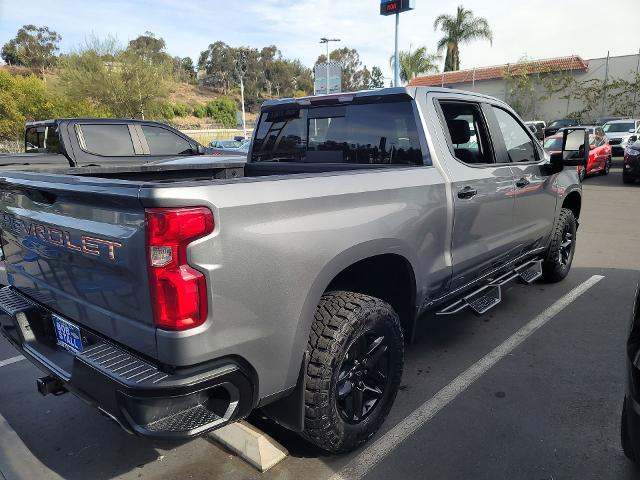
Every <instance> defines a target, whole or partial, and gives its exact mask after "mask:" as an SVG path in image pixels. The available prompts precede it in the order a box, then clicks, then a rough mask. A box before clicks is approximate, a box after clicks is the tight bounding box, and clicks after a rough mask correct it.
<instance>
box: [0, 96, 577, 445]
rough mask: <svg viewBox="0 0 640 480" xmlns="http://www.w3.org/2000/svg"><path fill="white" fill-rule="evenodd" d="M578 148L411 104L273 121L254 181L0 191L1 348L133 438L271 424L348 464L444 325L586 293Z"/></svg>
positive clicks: (327, 109) (6, 175) (335, 102)
mask: <svg viewBox="0 0 640 480" xmlns="http://www.w3.org/2000/svg"><path fill="white" fill-rule="evenodd" d="M563 146H564V148H563V151H562V152H561V153H558V154H554V155H553V156H552V157H547V158H545V153H544V152H543V150H542V149H541V147H540V144H539V142H538V141H537V140H536V139H535V138H534V137H533V136H532V134H531V132H530V131H529V130H528V129H527V128H526V127H525V126H524V124H523V123H522V121H521V120H520V119H519V118H518V116H517V115H516V114H515V113H514V112H513V110H511V109H510V108H509V106H508V105H506V104H505V103H503V102H501V101H499V100H496V99H493V98H490V97H486V96H481V95H476V94H472V93H465V92H459V91H455V90H448V89H430V88H422V87H418V88H395V89H382V90H374V91H367V92H358V93H348V94H340V95H332V96H318V97H311V98H301V99H285V100H274V101H268V102H266V103H265V104H264V105H263V108H262V112H261V115H260V119H259V122H258V124H257V128H256V130H255V133H254V137H253V142H252V147H251V151H250V152H249V156H248V162H247V163H246V164H245V163H238V164H232V163H227V164H225V163H220V164H218V165H215V166H214V167H212V166H211V165H208V166H206V168H205V166H204V165H198V164H197V163H195V164H189V162H188V159H185V161H184V162H183V163H178V164H175V163H174V164H172V165H171V167H170V168H167V167H166V166H165V168H160V167H159V166H154V165H148V166H144V167H140V168H134V167H122V168H118V167H112V168H102V167H95V168H75V169H69V170H68V171H66V172H60V173H55V174H52V173H49V172H44V173H43V172H40V173H38V172H1V171H0V228H1V235H0V239H1V241H2V242H1V243H2V248H3V251H4V257H5V261H6V265H7V272H8V276H9V281H10V286H8V287H5V288H4V289H2V290H0V308H1V309H2V311H4V313H5V314H4V315H3V316H2V333H3V334H4V335H5V336H6V338H7V339H8V340H9V341H10V342H11V343H12V344H13V345H14V346H15V347H16V348H17V349H18V350H20V352H22V353H23V354H24V355H25V356H26V357H27V358H28V359H29V360H30V361H31V362H33V363H34V364H36V365H37V366H38V367H39V368H40V369H41V370H43V371H44V373H45V376H44V377H42V378H40V379H39V380H38V382H37V383H38V389H39V391H40V392H41V393H43V394H48V393H53V394H61V393H64V392H66V391H71V392H73V393H75V394H77V395H78V396H79V397H81V398H82V399H84V400H86V401H87V402H89V403H90V404H93V405H95V406H96V407H97V408H98V409H99V410H100V412H102V413H103V414H105V415H106V416H108V417H109V418H111V419H113V420H115V421H116V422H117V423H118V424H119V425H121V426H122V427H123V428H124V429H126V430H127V431H129V432H135V433H137V434H139V435H143V436H147V437H155V438H163V439H167V438H189V437H192V436H196V435H199V434H202V433H204V432H207V431H209V430H212V429H215V428H218V427H220V426H223V425H225V424H227V423H229V422H232V421H235V420H238V419H240V418H243V417H245V416H247V415H248V414H249V413H250V412H251V411H252V410H253V409H256V408H260V409H261V411H262V412H264V413H265V414H266V415H268V416H270V417H271V418H273V419H274V420H276V421H277V422H279V423H280V424H282V425H285V426H287V427H288V428H290V429H292V430H295V431H298V432H300V433H301V434H302V435H303V436H304V437H305V438H306V439H308V440H310V441H311V442H313V443H315V444H317V445H319V446H320V447H322V448H324V449H326V450H328V451H331V452H339V451H348V450H351V449H353V448H355V447H357V446H358V445H360V444H362V443H363V442H365V441H366V440H367V439H369V438H370V437H371V436H372V435H373V434H374V433H375V431H376V430H377V429H378V428H379V427H380V425H381V424H382V422H383V421H384V418H385V416H386V415H387V413H388V412H389V410H390V408H391V406H392V404H393V401H394V399H395V397H396V392H397V390H398V386H399V384H400V378H401V375H402V367H403V355H404V345H405V344H406V343H410V342H411V340H412V338H413V336H414V331H415V326H416V322H418V321H426V319H428V318H429V316H428V315H425V314H426V313H427V312H430V313H431V314H436V315H453V314H455V313H456V312H459V311H461V310H463V309H471V310H473V311H475V312H477V313H478V314H483V313H484V312H486V311H487V310H488V309H489V308H491V307H494V306H495V305H497V304H498V303H499V302H500V299H501V296H502V291H503V290H504V288H505V287H506V286H507V285H508V284H509V283H510V282H513V281H521V282H525V283H530V282H533V281H535V280H536V279H538V278H540V277H542V278H543V279H545V280H547V281H559V280H561V279H563V278H564V277H565V276H566V275H567V274H568V272H569V269H570V266H571V261H572V258H573V254H574V249H575V240H576V230H577V226H578V218H579V216H580V207H581V186H580V183H579V180H578V176H577V173H576V168H575V166H576V165H581V164H585V162H586V158H587V155H588V152H589V148H588V136H587V135H586V132H585V131H584V130H580V129H579V128H578V129H576V130H567V131H566V132H565V133H564V143H563ZM565 166H571V167H573V168H563V167H565ZM531 295H536V290H535V289H532V290H531ZM60 421H64V420H63V419H60Z"/></svg>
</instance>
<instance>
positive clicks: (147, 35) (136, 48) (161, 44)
mask: <svg viewBox="0 0 640 480" xmlns="http://www.w3.org/2000/svg"><path fill="white" fill-rule="evenodd" d="M165 47H166V44H165V41H164V39H162V38H156V36H155V35H154V34H153V33H152V32H148V31H147V32H144V35H140V36H139V37H138V38H136V39H134V40H131V41H130V42H129V46H128V47H127V50H128V51H130V52H132V53H134V54H135V55H137V56H138V57H139V58H140V59H141V60H142V61H143V62H146V63H153V62H163V61H166V60H167V58H168V54H167V53H166V52H165V50H164V49H165Z"/></svg>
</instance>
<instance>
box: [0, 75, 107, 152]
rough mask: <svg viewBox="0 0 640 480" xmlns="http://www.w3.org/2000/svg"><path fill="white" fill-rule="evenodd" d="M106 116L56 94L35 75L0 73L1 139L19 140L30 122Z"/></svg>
mask: <svg viewBox="0 0 640 480" xmlns="http://www.w3.org/2000/svg"><path fill="white" fill-rule="evenodd" d="M108 114H109V112H108V111H106V110H105V109H98V108H96V107H95V106H94V105H93V104H92V103H90V102H89V101H88V100H83V101H72V100H70V99H68V98H65V97H63V96H61V95H59V94H57V93H56V92H55V91H52V90H51V89H50V87H49V85H47V83H45V82H44V81H43V80H41V79H40V78H38V77H36V76H35V75H29V76H21V75H12V74H10V73H9V72H7V71H5V70H0V140H13V141H20V140H21V139H22V138H23V136H24V123H25V122H28V121H31V120H46V119H49V118H62V117H103V116H106V115H108Z"/></svg>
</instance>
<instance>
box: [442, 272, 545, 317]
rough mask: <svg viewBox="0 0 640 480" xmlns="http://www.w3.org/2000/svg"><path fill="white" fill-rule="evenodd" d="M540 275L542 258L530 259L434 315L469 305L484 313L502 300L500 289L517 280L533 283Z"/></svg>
mask: <svg viewBox="0 0 640 480" xmlns="http://www.w3.org/2000/svg"><path fill="white" fill-rule="evenodd" d="M541 276H542V260H531V261H529V262H526V263H523V264H522V265H520V266H518V267H516V268H514V269H513V270H509V271H508V272H506V273H504V274H502V275H501V276H499V277H497V278H491V279H489V280H488V281H487V283H486V284H485V285H483V286H481V287H480V288H478V289H476V290H474V291H473V292H471V293H470V294H467V295H466V296H464V297H462V298H461V299H459V300H456V301H455V302H453V303H451V304H449V305H448V306H446V307H444V308H443V309H441V310H439V311H437V312H436V315H453V314H454V313H458V312H461V311H462V310H464V309H465V308H467V307H469V308H471V310H473V311H474V312H476V313H477V314H478V315H482V314H484V313H486V312H487V311H488V310H490V309H492V308H493V307H495V306H496V305H498V304H499V303H500V302H501V301H502V289H503V288H504V287H506V286H507V285H509V284H510V283H512V282H514V281H516V280H519V281H521V282H522V283H526V284H529V283H533V282H535V281H536V280H537V279H538V278H540V277H541Z"/></svg>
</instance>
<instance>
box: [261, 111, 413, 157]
mask: <svg viewBox="0 0 640 480" xmlns="http://www.w3.org/2000/svg"><path fill="white" fill-rule="evenodd" d="M251 160H252V161H253V162H265V161H289V162H305V163H357V164H409V165H419V164H421V163H422V151H421V149H420V141H419V139H418V131H417V128H416V120H415V116H414V113H413V108H412V105H411V103H410V101H409V100H404V101H388V102H383V103H375V104H350V105H338V106H321V107H301V106H300V105H297V104H291V105H287V106H284V107H280V108H278V109H272V110H268V111H266V112H264V113H263V114H262V115H261V116H260V122H259V124H258V127H257V130H256V135H255V140H254V146H253V150H252V158H251Z"/></svg>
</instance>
